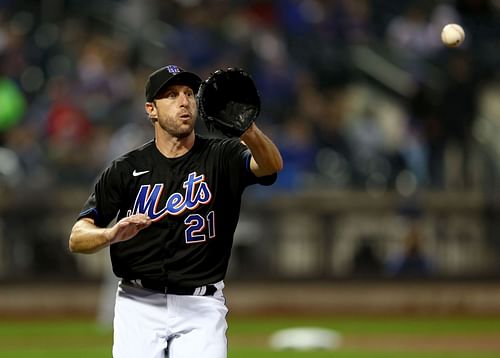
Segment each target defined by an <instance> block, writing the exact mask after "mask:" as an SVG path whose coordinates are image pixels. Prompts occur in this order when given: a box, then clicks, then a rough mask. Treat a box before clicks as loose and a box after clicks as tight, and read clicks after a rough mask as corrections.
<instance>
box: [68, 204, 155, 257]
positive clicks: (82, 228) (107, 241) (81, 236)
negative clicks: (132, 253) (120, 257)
mask: <svg viewBox="0 0 500 358" xmlns="http://www.w3.org/2000/svg"><path fill="white" fill-rule="evenodd" d="M151 222H152V221H151V219H150V218H149V217H148V216H147V215H144V214H137V215H132V216H128V217H125V218H123V219H121V220H120V221H118V222H117V223H116V224H115V225H113V226H112V227H110V228H101V227H98V226H96V225H95V224H94V220H93V219H91V218H83V219H80V220H78V221H77V222H76V223H75V225H73V228H72V229H71V234H70V238H69V249H70V251H71V252H74V253H81V254H92V253H94V252H97V251H99V250H101V249H103V248H105V247H107V246H109V245H111V244H113V243H115V242H119V241H126V240H130V239H131V238H133V237H134V236H135V235H137V233H138V232H139V231H141V230H142V229H144V228H146V227H148V226H149V225H151Z"/></svg>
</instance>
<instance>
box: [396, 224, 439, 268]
mask: <svg viewBox="0 0 500 358" xmlns="http://www.w3.org/2000/svg"><path fill="white" fill-rule="evenodd" d="M388 272H389V274H390V275H391V276H392V277H395V278H425V277H428V276H429V275H430V274H431V264H430V261H429V259H428V257H427V255H426V254H425V253H424V251H423V248H422V235H421V232H420V228H419V227H418V224H417V222H416V221H414V222H411V223H410V227H409V230H408V233H407V235H406V237H405V238H404V247H403V251H402V252H401V253H400V254H399V255H397V256H396V257H394V258H392V259H390V260H389V263H388Z"/></svg>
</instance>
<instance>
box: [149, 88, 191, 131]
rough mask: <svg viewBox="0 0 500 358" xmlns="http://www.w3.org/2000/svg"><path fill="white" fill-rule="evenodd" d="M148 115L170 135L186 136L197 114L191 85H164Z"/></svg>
mask: <svg viewBox="0 0 500 358" xmlns="http://www.w3.org/2000/svg"><path fill="white" fill-rule="evenodd" d="M149 114H150V117H151V118H152V119H153V120H154V119H156V120H157V121H158V124H159V126H160V127H161V128H162V129H163V130H164V131H165V132H167V133H168V134H170V135H171V136H172V137H176V138H184V137H187V136H188V135H189V134H191V132H192V131H193V129H194V124H195V121H196V116H197V108H196V97H195V94H194V92H193V90H192V89H191V87H188V86H185V85H172V86H168V87H166V88H165V89H164V90H163V91H162V92H160V94H159V95H158V96H157V98H156V99H155V100H154V106H153V107H152V108H151V112H150V113H149Z"/></svg>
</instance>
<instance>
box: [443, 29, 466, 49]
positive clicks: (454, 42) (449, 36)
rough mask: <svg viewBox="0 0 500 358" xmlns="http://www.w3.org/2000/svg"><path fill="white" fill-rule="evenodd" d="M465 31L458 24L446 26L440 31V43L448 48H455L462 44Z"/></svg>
mask: <svg viewBox="0 0 500 358" xmlns="http://www.w3.org/2000/svg"><path fill="white" fill-rule="evenodd" d="M464 39H465V31H464V29H463V28H462V26H460V25H458V24H448V25H446V26H445V27H443V30H442V31H441V41H443V43H444V44H445V45H446V46H448V47H457V46H460V45H461V44H462V42H464Z"/></svg>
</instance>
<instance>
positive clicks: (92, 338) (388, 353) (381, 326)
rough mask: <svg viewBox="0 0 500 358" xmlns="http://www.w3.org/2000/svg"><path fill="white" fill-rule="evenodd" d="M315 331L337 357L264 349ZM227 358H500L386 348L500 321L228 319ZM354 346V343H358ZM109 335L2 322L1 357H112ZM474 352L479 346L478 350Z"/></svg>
mask: <svg viewBox="0 0 500 358" xmlns="http://www.w3.org/2000/svg"><path fill="white" fill-rule="evenodd" d="M297 326H314V327H323V328H329V329H335V330H336V331H338V332H340V333H341V334H342V336H343V337H346V340H347V342H348V344H346V345H345V346H344V345H343V346H341V347H340V349H338V350H337V351H335V352H327V351H315V352H292V351H287V352H274V351H272V350H271V349H269V348H268V346H267V342H268V338H269V336H270V335H271V334H272V333H273V332H275V331H276V330H279V329H284V328H290V327H297ZM228 336H229V357H230V358H250V357H258V358H281V357H283V358H284V357H287V358H323V357H336V358H382V357H384V358H385V357H388V358H389V357H390V358H398V357H404V358H413V357H415V358H417V357H419V358H441V357H452V358H493V357H499V356H500V346H499V345H495V346H494V347H492V348H490V349H487V348H486V347H484V349H483V347H481V346H479V347H481V349H474V346H471V347H470V348H467V346H465V348H464V346H463V345H462V346H460V347H459V348H456V349H455V348H453V346H451V347H450V346H445V347H444V348H443V346H441V347H438V348H436V349H432V347H431V348H429V346H425V347H422V348H420V347H418V345H417V346H411V347H406V346H404V345H394V346H392V345H390V344H389V345H388V344H387V342H391V337H394V342H399V341H401V340H403V341H412V340H416V341H418V342H422V341H425V337H433V339H437V340H438V341H439V340H440V339H441V338H442V339H443V340H447V341H448V342H449V341H450V339H451V340H453V339H458V340H459V341H460V342H457V343H461V344H463V342H462V341H467V340H472V339H474V337H475V338H479V339H482V338H484V337H487V338H488V339H489V340H493V341H497V342H500V319H498V317H497V318H487V317H483V318H470V317H468V318H450V317H436V318H421V317H411V318H402V317H401V318H400V317H398V318H396V317H391V318H382V317H380V318H373V317H372V318H361V317H330V318H323V319H318V318H316V319H313V318H310V319H306V318H300V319H299V318H284V317H274V318H273V317H270V318H267V319H264V318H241V317H240V318H236V317H230V318H229V332H228ZM352 337H355V338H356V339H357V341H360V340H363V339H364V338H366V339H367V341H370V342H372V345H370V344H368V345H366V344H362V345H359V346H358V345H356V344H353V343H352V342H353V341H351V343H350V344H349V338H352ZM378 337H382V338H384V340H385V344H382V345H381V346H379V347H378V346H377V345H376V344H375V345H373V341H375V342H376V341H377V338H378ZM357 341H356V342H357ZM111 344H112V334H111V332H110V331H109V330H106V331H105V330H102V329H100V328H99V327H98V326H97V325H96V324H95V323H94V322H92V321H85V320H80V321H70V320H59V321H56V320H54V321H49V320H46V321H24V320H23V321H0V358H48V357H50V358H59V357H61V358H62V357H65V358H66V357H71V358H79V357H82V358H83V357H85V358H87V357H92V358H101V357H102V358H104V357H111ZM476 347H478V346H477V345H476Z"/></svg>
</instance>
